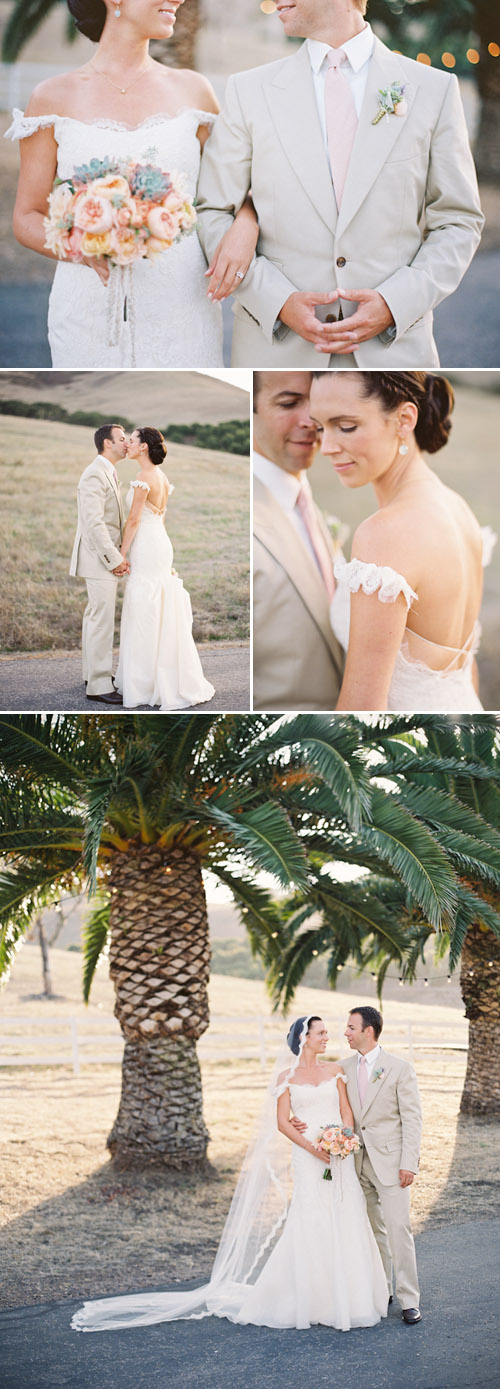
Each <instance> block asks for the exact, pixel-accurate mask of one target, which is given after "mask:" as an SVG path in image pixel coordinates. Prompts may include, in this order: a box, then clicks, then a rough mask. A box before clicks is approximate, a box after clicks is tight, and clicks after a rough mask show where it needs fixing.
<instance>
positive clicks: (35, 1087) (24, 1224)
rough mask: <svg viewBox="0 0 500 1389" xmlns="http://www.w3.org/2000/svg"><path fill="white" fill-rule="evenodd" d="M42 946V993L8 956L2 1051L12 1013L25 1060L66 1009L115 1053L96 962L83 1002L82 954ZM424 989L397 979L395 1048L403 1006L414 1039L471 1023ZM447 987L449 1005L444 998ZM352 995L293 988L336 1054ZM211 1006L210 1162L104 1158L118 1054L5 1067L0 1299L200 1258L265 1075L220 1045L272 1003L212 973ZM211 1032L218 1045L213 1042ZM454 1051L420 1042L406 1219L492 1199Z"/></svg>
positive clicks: (170, 1271) (103, 1281) (453, 1035)
mask: <svg viewBox="0 0 500 1389" xmlns="http://www.w3.org/2000/svg"><path fill="white" fill-rule="evenodd" d="M52 954H53V961H54V965H53V972H54V985H55V988H56V989H58V990H59V997H58V998H56V999H55V1000H54V1001H52V1002H45V1001H43V1000H40V998H39V997H38V991H39V988H40V975H39V960H38V950H37V948H36V947H35V946H25V947H23V950H22V951H21V953H20V955H19V958H18V959H17V960H16V964H15V968H14V970H13V972H12V977H11V979H10V981H9V983H8V985H7V987H6V989H5V991H4V993H3V995H2V1006H1V1010H0V1020H1V1021H2V1028H1V1029H0V1031H1V1033H2V1034H7V1035H6V1036H5V1040H3V1039H2V1051H3V1061H4V1065H5V1062H7V1064H8V1061H9V1058H10V1059H12V1056H13V1054H14V1048H13V1046H12V1044H9V1042H8V1035H9V1034H13V1033H14V1031H15V1029H16V1027H18V1028H19V1026H20V1024H19V1023H17V1024H16V1018H21V1017H22V1018H24V1019H26V1022H25V1023H24V1024H23V1037H24V1043H25V1045H26V1047H27V1048H28V1050H27V1051H26V1058H27V1059H28V1057H29V1055H30V1050H31V1053H32V1054H33V1038H34V1037H35V1038H36V1047H37V1050H38V1053H39V1055H41V1054H42V1052H45V1051H46V1049H47V1048H48V1045H49V1038H50V1035H51V1033H50V1028H51V1027H52V1028H53V1025H54V1023H56V1022H57V1023H58V1024H59V1025H60V1024H61V1023H62V1022H64V1021H65V1020H66V1019H67V1018H69V1017H70V1016H75V1017H77V1018H78V1024H79V1028H80V1027H81V1030H82V1033H83V1032H84V1030H85V1027H87V1028H90V1026H91V1025H92V1026H93V1027H96V1025H97V1023H100V1024H102V1026H105V1027H106V1028H107V1029H108V1031H109V1033H110V1037H109V1040H108V1042H107V1045H106V1048H105V1050H106V1054H107V1053H108V1051H109V1053H110V1055H112V1054H115V1055H116V1056H117V1057H118V1056H119V1049H120V1033H119V1029H118V1025H117V1023H116V1022H115V1021H114V1019H113V1018H112V991H111V986H110V983H109V980H108V978H107V976H106V972H105V969H100V970H99V971H98V975H97V978H96V982H95V986H94V991H93V997H92V1002H91V1005H90V1008H89V1009H87V1010H85V1009H84V1006H83V1004H82V1003H81V994H80V971H81V961H80V957H79V956H78V955H77V954H75V953H72V952H65V951H57V950H55V951H53V952H52ZM429 994H430V995H431V997H432V996H433V995H435V996H436V1000H435V1001H434V1000H433V1001H432V1002H428V1003H427V1002H426V1003H425V1004H424V1003H421V1004H420V1003H416V1002H412V1001H408V999H411V995H410V991H409V990H408V991H407V990H405V993H404V997H403V998H402V1001H401V1003H389V1004H388V1005H387V1007H386V1009H385V1019H386V1045H387V1047H388V1050H391V1049H392V1050H394V1051H397V1050H398V1046H400V1047H401V1049H402V1047H403V1044H404V1038H405V1029H406V1027H407V1023H408V1020H411V1021H412V1023H413V1026H414V1030H415V1035H416V1036H417V1035H418V1036H420V1038H422V1039H423V1038H424V1037H425V1036H427V1037H428V1038H430V1037H432V1035H434V1037H435V1038H436V1037H439V1038H440V1039H441V1040H442V1041H446V1040H448V1042H451V1043H453V1045H455V1046H457V1047H458V1046H463V1043H464V1039H465V1037H466V1023H465V1021H464V1019H463V1014H462V1010H461V1008H460V1006H459V1005H458V999H457V993H456V986H455V984H453V988H452V990H451V992H448V993H447V994H446V995H445V1000H444V1002H443V1001H442V1000H443V990H441V993H440V994H438V989H437V988H435V989H433V990H431V991H429ZM429 994H428V995H427V997H429ZM449 998H450V999H451V1000H452V1002H453V1006H445V1004H446V1003H447V1002H448V999H449ZM354 1001H358V1002H359V995H358V996H357V998H356V1000H355V999H354V997H352V998H350V997H348V996H346V995H342V996H341V995H332V994H329V993H323V992H322V991H320V990H308V989H302V990H299V991H298V994H297V998H296V1010H297V1014H300V1013H302V1012H307V1011H311V1009H313V1010H314V1012H318V1013H319V1012H322V1014H323V1016H324V1017H325V1018H326V1019H327V1020H328V1023H329V1027H330V1036H331V1038H332V1049H331V1055H332V1056H335V1055H338V1054H339V1046H338V1044H336V1043H337V1038H338V1036H339V1029H340V1027H341V1026H343V1023H344V1021H345V1017H346V1014H347V1011H348V1008H349V1006H351V1004H352V1003H353V1002H354ZM211 1006H212V1013H213V1015H214V1024H213V1027H212V1029H210V1030H209V1032H208V1034H206V1037H205V1039H203V1040H202V1042H201V1043H200V1048H199V1050H200V1056H201V1058H202V1071H203V1084H204V1096H205V1118H206V1121H207V1123H208V1127H209V1130H210V1134H211V1143H210V1148H209V1156H210V1160H211V1164H212V1172H211V1175H209V1176H206V1175H203V1176H202V1175H201V1174H199V1175H198V1176H197V1175H196V1174H195V1175H189V1176H188V1175H182V1174H171V1175H168V1174H159V1173H158V1172H151V1171H150V1172H148V1171H138V1172H137V1171H129V1172H119V1171H116V1170H115V1168H114V1167H113V1166H112V1164H111V1163H110V1162H109V1160H108V1157H107V1150H106V1146H105V1144H106V1135H107V1133H108V1132H109V1130H110V1127H111V1124H112V1121H113V1118H114V1116H115V1113H116V1109H117V1106H118V1100H119V1090H120V1069H119V1065H118V1064H117V1061H114V1062H113V1063H110V1064H108V1065H103V1064H96V1063H94V1064H92V1065H90V1064H88V1063H86V1062H85V1060H84V1064H83V1065H82V1070H81V1073H80V1074H79V1075H75V1074H73V1072H72V1070H71V1068H70V1066H69V1065H68V1066H62V1067H57V1068H55V1067H53V1068H49V1067H40V1068H38V1067H37V1068H35V1067H31V1068H30V1067H26V1068H25V1067H23V1068H22V1069H17V1068H16V1069H14V1068H12V1069H10V1070H9V1069H3V1070H2V1082H1V1090H0V1126H1V1133H2V1139H1V1144H0V1161H1V1170H2V1188H1V1230H0V1268H1V1269H2V1279H1V1284H0V1305H1V1306H4V1307H9V1306H19V1305H23V1304H34V1303H39V1302H43V1301H47V1300H49V1299H55V1298H63V1297H72V1296H78V1295H80V1294H81V1295H85V1296H98V1295H101V1294H102V1295H104V1294H106V1293H112V1292H119V1291H126V1290H130V1289H136V1288H141V1287H142V1288H145V1287H148V1286H159V1285H160V1284H161V1283H162V1282H163V1281H165V1282H172V1281H175V1280H177V1279H178V1280H179V1281H183V1280H188V1279H191V1278H195V1277H203V1276H204V1275H206V1274H208V1273H209V1271H210V1267H211V1263H212V1259H213V1256H214V1253H215V1250H216V1247H217V1243H218V1240H219V1236H220V1232H221V1229H222V1225H223V1221H224V1218H225V1215H226V1212H227V1209H228V1206H229V1202H230V1199H231V1194H232V1191H233V1188H234V1183H235V1179H236V1175H237V1172H238V1168H239V1165H240V1162H241V1159H242V1156H243V1153H244V1150H245V1147H246V1144H247V1141H248V1138H249V1135H250V1131H251V1127H252V1121H253V1119H254V1116H255V1115H256V1114H257V1112H258V1110H259V1108H260V1104H261V1100H262V1094H263V1087H264V1084H265V1079H264V1073H263V1071H262V1069H261V1066H260V1064H259V1061H258V1059H257V1058H248V1059H245V1058H235V1057H234V1056H233V1059H231V1054H232V1053H234V1052H235V1051H237V1050H238V1049H239V1046H240V1045H241V1042H242V1041H243V1042H246V1043H248V1041H249V1040H250V1039H252V1038H254V1037H255V1034H256V1030H257V1029H256V1024H255V1020H256V1018H257V1016H259V1015H261V1014H263V1013H267V1014H269V1006H268V1003H266V1000H265V993H264V988H263V985H261V984H260V983H258V982H257V981H245V980H236V979H231V978H226V977H222V976H213V978H212V985H211ZM235 1015H238V1021H239V1026H238V1027H236V1025H235V1023H234V1016H235ZM230 1017H232V1018H233V1030H231V1022H230V1021H229V1018H230ZM218 1019H220V1020H221V1021H220V1023H219V1021H218ZM223 1019H225V1022H223ZM244 1023H247V1027H246V1028H245V1030H244V1032H243V1033H242V1032H240V1030H239V1027H240V1026H241V1025H243V1024H244ZM219 1027H220V1029H221V1031H220V1036H219V1032H218V1029H219ZM278 1029H279V1023H278ZM113 1034H114V1035H113ZM44 1037H45V1038H46V1039H47V1040H46V1041H44V1040H43V1039H44ZM221 1038H222V1039H223V1040H222V1043H221V1040H220V1039H221ZM224 1038H225V1041H224ZM217 1041H218V1042H219V1045H222V1047H223V1050H222V1052H221V1053H220V1059H217V1056H216V1055H214V1051H215V1045H216V1042H217ZM17 1050H18V1051H19V1046H18V1045H17ZM94 1051H95V1043H94ZM103 1054H104V1050H103V1047H102V1045H101V1055H103ZM403 1054H404V1053H403ZM82 1056H83V1057H84V1056H85V1048H84V1047H83V1048H82ZM465 1057H466V1053H465V1051H464V1050H445V1051H443V1050H441V1051H439V1050H437V1049H436V1050H432V1049H429V1050H425V1051H418V1050H417V1051H416V1055H415V1064H416V1070H417V1074H418V1079H419V1083H420V1088H421V1093H422V1101H423V1108H424V1143H423V1155H422V1163H421V1171H420V1174H419V1177H418V1181H417V1182H416V1183H415V1186H414V1188H413V1193H412V1203H413V1221H414V1228H415V1230H416V1231H417V1232H419V1231H421V1230H423V1229H425V1228H432V1227H437V1226H439V1225H443V1224H447V1223H449V1222H454V1223H464V1222H466V1221H468V1220H472V1219H482V1220H488V1219H490V1218H491V1217H492V1216H493V1215H494V1214H498V1198H497V1197H496V1190H498V1180H499V1178H500V1151H499V1144H498V1126H497V1125H495V1124H493V1123H492V1124H488V1123H481V1124H479V1123H475V1122H474V1121H472V1120H467V1121H465V1120H464V1119H460V1120H459V1117H458V1109H459V1102H460V1094H461V1090H462V1086H463V1079H464V1072H465Z"/></svg>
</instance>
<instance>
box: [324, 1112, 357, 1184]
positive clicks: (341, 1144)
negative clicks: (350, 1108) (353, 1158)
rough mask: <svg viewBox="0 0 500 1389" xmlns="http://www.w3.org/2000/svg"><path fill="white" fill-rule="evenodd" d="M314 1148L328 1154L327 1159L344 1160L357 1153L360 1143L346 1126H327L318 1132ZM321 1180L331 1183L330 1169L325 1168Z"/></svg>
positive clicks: (355, 1134)
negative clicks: (337, 1158) (336, 1158)
mask: <svg viewBox="0 0 500 1389" xmlns="http://www.w3.org/2000/svg"><path fill="white" fill-rule="evenodd" d="M314 1146H315V1148H318V1149H319V1151H320V1152H322V1153H328V1155H329V1157H339V1158H346V1157H349V1156H350V1154H351V1153H359V1150H360V1147H361V1143H360V1140H359V1138H358V1135H357V1133H354V1131H353V1129H350V1128H348V1127H347V1125H344V1126H343V1127H341V1126H340V1125H339V1124H329V1125H328V1126H327V1127H326V1128H324V1129H321V1130H320V1132H319V1134H318V1137H317V1139H316V1143H315V1145H314ZM323 1180H324V1181H325V1182H331V1180H332V1174H331V1170H330V1167H325V1170H324V1172H323Z"/></svg>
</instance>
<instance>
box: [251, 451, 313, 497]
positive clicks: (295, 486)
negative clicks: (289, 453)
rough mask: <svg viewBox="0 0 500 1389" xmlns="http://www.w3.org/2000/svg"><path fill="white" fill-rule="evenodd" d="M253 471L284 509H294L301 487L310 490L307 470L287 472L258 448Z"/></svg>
mask: <svg viewBox="0 0 500 1389" xmlns="http://www.w3.org/2000/svg"><path fill="white" fill-rule="evenodd" d="M253 471H254V476H255V477H258V478H259V481H260V482H262V483H263V484H264V487H267V488H268V490H269V491H270V492H271V493H272V495H273V497H274V500H275V501H276V502H278V505H279V506H281V507H282V508H283V511H293V509H294V507H295V504H296V501H297V497H298V495H299V492H300V489H301V487H304V488H305V489H306V491H307V490H309V491H310V484H309V479H308V477H307V474H306V473H305V472H301V473H287V472H286V471H285V469H284V468H279V467H278V464H277V463H273V462H272V461H271V459H270V458H266V457H265V456H264V454H263V453H258V452H257V449H256V450H255V452H254V465H253Z"/></svg>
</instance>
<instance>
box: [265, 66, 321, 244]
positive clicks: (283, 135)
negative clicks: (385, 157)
mask: <svg viewBox="0 0 500 1389" xmlns="http://www.w3.org/2000/svg"><path fill="white" fill-rule="evenodd" d="M264 90H265V93H266V100H267V103H268V106H269V111H270V114H271V116H272V120H273V125H274V128H275V131H276V134H277V135H278V138H279V140H280V143H281V144H282V146H283V149H284V151H285V154H286V155H287V158H288V159H289V161H290V163H291V165H292V167H293V169H294V171H295V173H296V174H297V177H298V178H299V179H300V182H301V184H302V186H303V188H304V189H305V191H306V193H307V194H308V197H309V198H310V199H311V202H312V204H313V207H314V208H315V209H316V212H318V213H319V215H320V217H322V218H323V221H324V222H326V225H327V227H328V228H329V230H330V231H334V230H335V224H336V221H337V206H336V202H335V194H334V191H333V184H332V175H331V170H330V164H329V161H328V157H327V153H326V150H325V145H324V140H323V134H322V130H321V126H320V122H319V116H318V108H317V105H316V97H315V94H314V83H313V76H312V71H311V64H310V61H309V53H308V50H307V47H306V45H305V44H303V46H302V48H301V49H299V52H298V53H297V54H296V55H295V56H294V57H293V58H288V59H287V61H286V63H284V64H283V67H282V68H280V70H279V72H278V73H277V75H275V76H274V77H273V78H270V80H269V82H268V83H267V85H266V86H265V87H264Z"/></svg>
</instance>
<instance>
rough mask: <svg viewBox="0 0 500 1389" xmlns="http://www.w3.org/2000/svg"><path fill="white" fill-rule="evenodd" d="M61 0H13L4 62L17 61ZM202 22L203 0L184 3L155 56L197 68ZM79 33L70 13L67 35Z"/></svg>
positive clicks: (4, 41) (175, 64)
mask: <svg viewBox="0 0 500 1389" xmlns="http://www.w3.org/2000/svg"><path fill="white" fill-rule="evenodd" d="M60 3H61V0H14V4H13V6H12V10H11V12H10V15H9V19H8V23H7V25H6V28H5V33H4V37H3V44H2V58H3V61H4V62H5V63H15V62H16V60H17V58H18V57H19V54H20V53H21V52H22V49H23V48H24V45H25V43H27V42H28V39H30V38H32V36H33V34H35V33H36V31H37V29H39V28H40V25H41V24H43V22H44V20H46V19H47V18H48V16H49V14H51V13H52V11H53V10H55V7H56V5H59V4H60ZM200 24H201V0H189V4H188V5H182V6H181V8H180V10H179V11H178V13H177V19H176V23H175V30H174V33H173V36H172V38H171V39H168V40H167V41H166V42H158V43H156V44H154V46H153V49H152V53H153V57H155V58H158V59H159V61H160V62H166V63H167V64H170V66H172V67H177V68H194V67H195V66H196V39H197V35H198V31H199V27H200ZM76 33H77V31H76V28H75V25H74V23H73V20H72V18H71V15H70V14H68V25H67V37H68V39H69V40H70V41H71V40H72V39H74V38H75V37H76Z"/></svg>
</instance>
